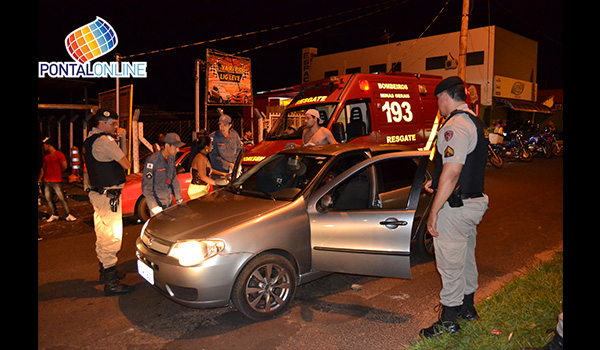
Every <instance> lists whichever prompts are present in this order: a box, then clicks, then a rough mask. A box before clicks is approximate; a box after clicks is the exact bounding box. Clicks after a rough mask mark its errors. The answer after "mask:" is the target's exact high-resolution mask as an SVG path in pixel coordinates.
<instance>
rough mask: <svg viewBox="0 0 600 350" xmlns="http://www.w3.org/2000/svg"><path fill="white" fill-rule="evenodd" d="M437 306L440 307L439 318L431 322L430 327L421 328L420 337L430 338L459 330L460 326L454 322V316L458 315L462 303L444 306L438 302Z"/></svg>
mask: <svg viewBox="0 0 600 350" xmlns="http://www.w3.org/2000/svg"><path fill="white" fill-rule="evenodd" d="M439 306H441V307H442V315H441V316H440V319H439V320H437V322H435V323H434V324H432V325H431V327H429V328H424V329H421V331H420V332H419V335H420V336H421V338H432V337H437V336H438V335H442V334H444V333H457V332H458V331H460V326H459V325H458V323H457V322H456V317H457V316H458V313H459V312H460V308H461V306H462V305H459V306H444V305H442V304H440V305H439ZM439 306H438V307H439Z"/></svg>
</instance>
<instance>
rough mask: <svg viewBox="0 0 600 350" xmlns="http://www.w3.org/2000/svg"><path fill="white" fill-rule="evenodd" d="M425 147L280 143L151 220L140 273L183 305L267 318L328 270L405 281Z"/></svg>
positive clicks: (142, 241) (420, 201) (420, 233)
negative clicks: (287, 146) (221, 184)
mask: <svg viewBox="0 0 600 350" xmlns="http://www.w3.org/2000/svg"><path fill="white" fill-rule="evenodd" d="M428 156H429V152H427V151H407V150H406V148H403V147H402V146H393V145H381V146H373V145H352V144H338V145H326V146H313V147H303V148H299V149H293V150H285V151H282V152H279V153H277V154H274V155H272V156H270V157H268V158H267V159H265V160H264V161H262V162H260V163H259V164H257V165H256V166H254V167H253V168H251V169H250V170H248V171H247V172H245V173H244V174H242V175H241V176H240V177H239V178H238V179H236V180H235V181H233V182H232V183H231V184H230V185H229V186H228V187H226V188H223V189H221V190H219V191H215V192H212V193H209V194H208V195H206V196H204V197H201V198H198V199H196V200H192V201H189V202H186V203H182V204H179V205H177V206H174V207H171V208H169V209H167V210H164V211H163V212H161V213H160V214H158V215H156V216H153V217H152V218H150V219H149V220H148V221H147V222H146V224H145V225H144V227H143V228H142V232H141V235H140V237H139V238H138V240H137V242H136V248H137V257H138V272H139V274H140V275H141V276H143V277H144V278H145V279H146V280H147V281H148V282H149V283H150V284H152V285H153V286H154V287H156V289H157V290H158V291H160V292H161V293H163V294H164V295H166V296H167V297H168V298H171V299H172V300H174V301H176V302H179V303H181V304H184V305H187V306H191V307H199V308H204V307H217V306H225V305H227V304H228V303H229V302H230V301H231V302H233V304H234V305H235V307H236V308H237V309H238V310H239V311H240V312H241V313H242V314H244V315H245V316H247V317H249V318H252V319H257V320H259V319H265V318H272V317H276V316H278V315H281V314H282V313H283V312H285V310H286V309H287V308H288V307H289V305H290V303H291V301H292V298H293V296H294V293H295V291H296V287H297V286H298V285H300V284H303V283H307V282H309V281H312V280H314V279H316V278H319V277H322V276H324V275H326V274H328V273H332V272H339V273H350V274H360V275H371V276H381V277H398V278H410V277H411V272H410V252H411V241H412V242H413V244H415V242H416V243H417V246H418V248H420V249H423V250H427V249H429V248H427V247H425V246H424V245H425V244H426V243H425V242H426V240H425V239H424V236H425V234H426V233H425V229H424V227H425V226H426V225H425V221H426V216H427V213H428V209H429V205H430V201H431V196H430V195H429V194H427V193H426V192H425V191H424V190H423V189H422V187H423V184H424V182H425V181H426V180H428V179H429V178H430V172H428V171H427V168H428V165H429V164H430V163H429V159H428Z"/></svg>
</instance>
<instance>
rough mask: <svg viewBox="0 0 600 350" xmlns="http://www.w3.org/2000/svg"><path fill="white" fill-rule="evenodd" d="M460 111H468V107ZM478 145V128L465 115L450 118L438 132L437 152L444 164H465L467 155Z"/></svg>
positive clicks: (463, 106)
mask: <svg viewBox="0 0 600 350" xmlns="http://www.w3.org/2000/svg"><path fill="white" fill-rule="evenodd" d="M458 109H461V110H468V108H467V105H466V104H465V105H462V106H460V107H459V108H458ZM476 145H477V127H476V126H475V124H473V121H472V120H471V118H470V117H469V116H468V115H467V114H465V113H459V114H456V115H454V116H452V118H450V119H449V120H448V121H447V122H446V123H445V124H444V126H442V128H441V129H440V131H439V132H438V140H437V151H438V153H439V154H440V155H441V156H442V163H444V164H445V163H459V164H465V161H466V159H467V154H469V153H471V152H473V150H474V149H475V146H476Z"/></svg>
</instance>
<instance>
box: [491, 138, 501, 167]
mask: <svg viewBox="0 0 600 350" xmlns="http://www.w3.org/2000/svg"><path fill="white" fill-rule="evenodd" d="M501 154H502V144H498V143H496V144H492V143H488V160H489V161H490V164H492V165H493V166H494V167H496V168H502V166H503V165H504V159H502V155H501Z"/></svg>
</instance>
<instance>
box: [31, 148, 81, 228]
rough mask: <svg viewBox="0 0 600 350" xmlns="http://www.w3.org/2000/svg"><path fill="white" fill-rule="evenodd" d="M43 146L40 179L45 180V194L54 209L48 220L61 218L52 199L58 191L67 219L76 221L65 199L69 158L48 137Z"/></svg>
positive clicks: (40, 180)
mask: <svg viewBox="0 0 600 350" xmlns="http://www.w3.org/2000/svg"><path fill="white" fill-rule="evenodd" d="M42 147H43V149H44V159H43V163H42V170H41V171H40V178H39V180H38V181H39V182H42V180H43V181H44V195H45V196H46V200H47V201H48V206H49V207H50V210H52V215H51V216H50V218H49V219H48V220H46V222H52V221H55V220H58V219H59V218H60V217H59V216H58V210H57V208H56V205H54V202H53V201H52V191H54V193H56V196H57V197H58V200H59V201H60V203H61V204H62V207H63V209H64V210H65V215H67V217H66V219H65V220H67V221H75V220H77V218H75V217H74V216H73V215H71V213H70V212H69V205H68V204H67V201H66V200H65V196H64V195H63V190H62V173H63V171H65V169H67V159H66V158H65V155H64V154H63V153H62V152H61V151H57V150H56V149H55V148H54V146H52V145H51V144H50V143H49V142H48V138H46V139H45V140H44V142H43V144H42Z"/></svg>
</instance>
